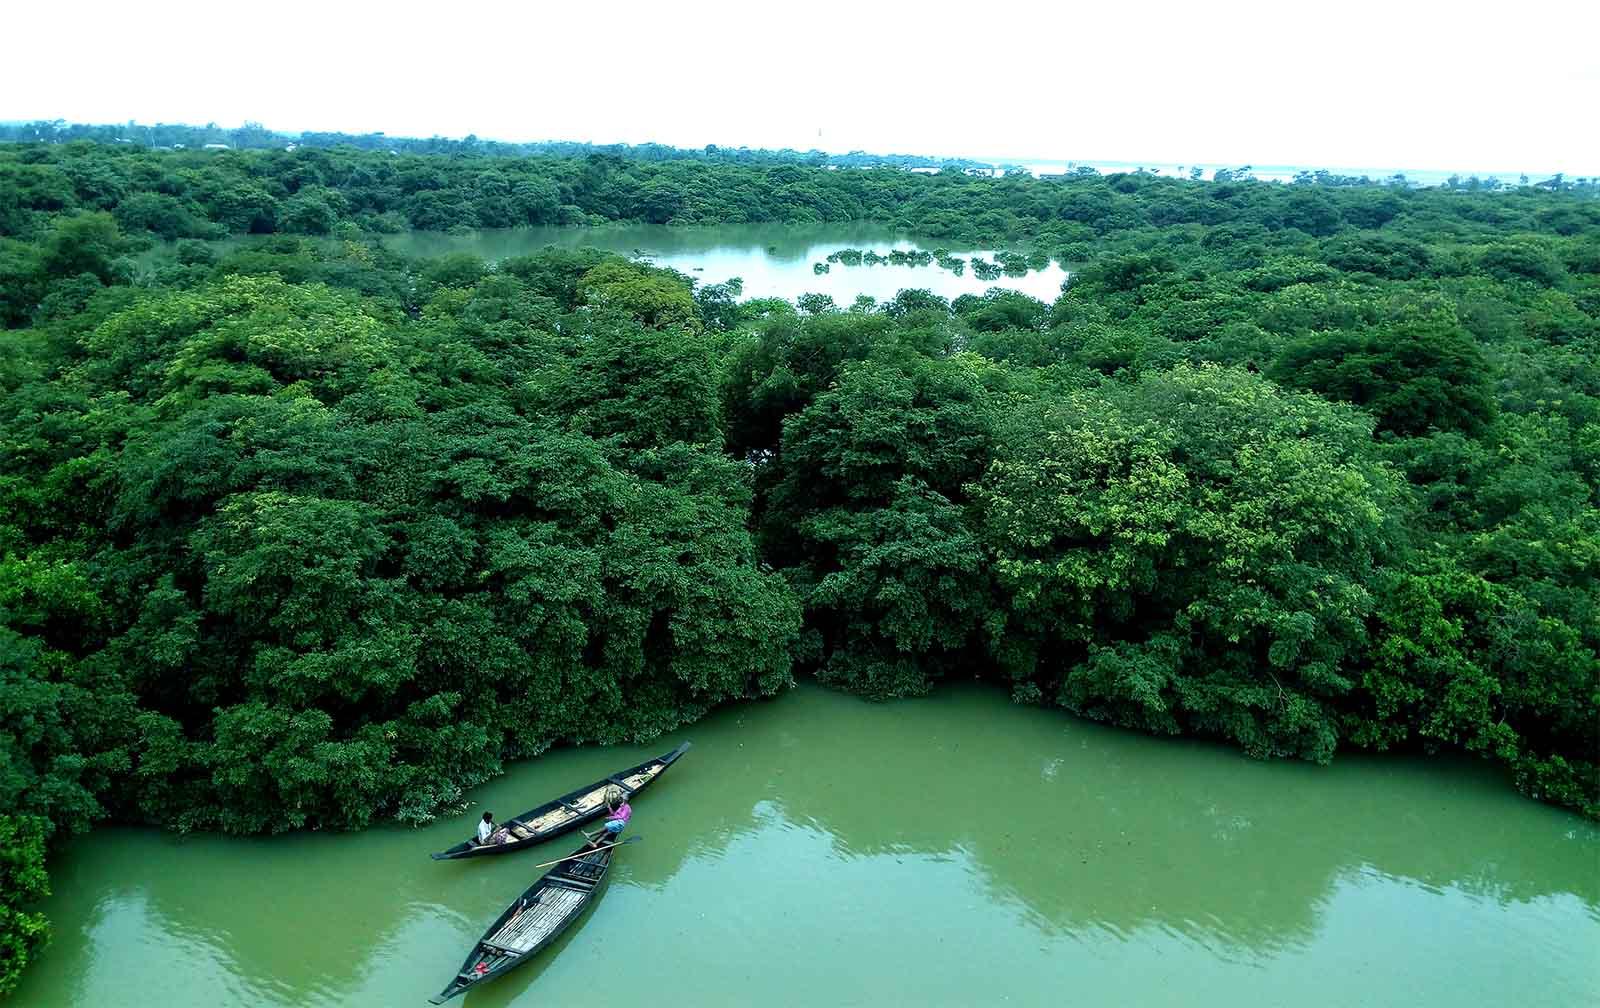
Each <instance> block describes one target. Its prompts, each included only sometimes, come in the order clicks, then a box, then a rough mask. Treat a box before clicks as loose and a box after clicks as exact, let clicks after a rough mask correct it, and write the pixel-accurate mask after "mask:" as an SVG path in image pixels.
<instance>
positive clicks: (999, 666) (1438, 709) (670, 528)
mask: <svg viewBox="0 0 1600 1008" xmlns="http://www.w3.org/2000/svg"><path fill="white" fill-rule="evenodd" d="M857 219H877V220H883V221H886V222H888V223H892V224H895V225H898V226H902V227H907V228H911V229H915V230H919V231H921V232H923V233H927V234H930V235H935V236H937V235H952V236H965V237H969V238H972V239H973V240H983V239H985V238H991V239H992V238H1000V239H1004V240H1006V241H1008V242H1013V243H1015V244H1014V246H1013V247H1017V248H1021V249H1024V250H1026V252H1025V253H1019V257H1020V258H1019V260H1018V261H1020V262H1022V263H1023V264H1024V265H1026V263H1027V253H1032V254H1034V255H1037V254H1039V253H1040V252H1043V253H1044V254H1047V255H1050V256H1053V257H1056V258H1059V259H1062V260H1065V261H1069V262H1073V263H1080V264H1082V267H1081V269H1080V270H1079V272H1077V273H1076V274H1075V275H1074V276H1073V278H1072V282H1071V284H1070V286H1068V287H1067V288H1066V289H1065V290H1064V291H1063V292H1062V293H1061V295H1060V296H1059V297H1058V298H1056V299H1055V300H1054V301H1053V302H1050V303H1046V302H1042V301H1038V300H1035V299H1032V298H1029V297H1027V296H1025V295H1022V294H1019V293H1016V292H1008V291H1004V290H999V289H995V290H990V291H989V292H988V293H986V294H984V295H981V296H974V295H968V296H964V297H960V298H957V299H956V300H955V301H953V302H950V301H945V300H943V299H941V298H938V297H936V296H934V295H932V294H931V293H929V292H927V291H919V290H907V291H903V292H901V293H900V294H899V295H898V296H897V297H895V298H894V299H892V300H889V301H886V302H883V303H876V302H873V301H872V300H871V299H861V300H858V301H857V302H856V303H855V304H853V305H851V306H848V307H845V306H838V305H835V304H833V303H832V301H831V300H830V299H828V298H827V297H825V296H821V295H815V294H807V295H803V296H800V297H797V298H795V299H794V300H793V301H792V302H791V301H784V300H776V299H746V300H742V299H741V293H742V292H741V290H740V288H739V285H738V284H737V283H721V284H711V285H702V284H697V283H696V282H695V281H694V280H693V279H691V278H688V277H685V276H682V275H680V274H677V273H673V272H671V271H668V270H662V269H657V268H654V267H651V266H648V265H645V264H642V263H638V262H633V261H629V260H626V259H622V258H618V257H615V256H608V255H604V254H601V253H597V252H588V251H585V252H564V251H554V250H552V251H546V252H544V253H541V254H539V255H534V256H528V257H522V258H515V259H509V260H505V261H502V262H499V263H493V264H491V263H486V262H483V261H481V260H478V259H475V258H473V257H471V256H465V255H452V256H445V257H442V258H438V259H432V260H408V259H404V258H400V257H398V256H396V255H394V254H392V253H389V252H387V251H385V250H384V248H383V247H382V246H381V245H380V244H378V243H377V242H375V241H371V240H367V239H365V238H363V237H362V236H361V233H360V229H361V228H363V227H367V226H370V225H373V224H380V225H388V226H393V227H412V226H427V227H453V226H458V225H461V224H463V223H466V224H471V225H473V226H477V225H483V224H494V223H562V222H567V223H577V222H587V221H602V220H603V221H613V220H653V221H660V222H715V221H721V220H727V221H735V220H737V221H744V220H767V221H816V220H857ZM251 231H255V232H258V233H264V234H265V235H266V236H267V237H265V238H263V239H261V240H259V241H257V242H253V243H243V244H237V245H235V246H231V247H228V248H227V249H226V250H222V249H219V247H217V246H216V245H214V244H212V243H208V242H206V241H203V240H198V239H203V238H209V237H213V236H217V235H221V234H237V233H243V232H251ZM284 232H288V233H284ZM301 233H304V234H323V233H329V234H332V235H335V236H337V237H338V238H340V239H342V240H333V241H329V240H317V241H311V240H307V239H304V238H301V237H298V236H297V235H298V234H301ZM0 235H3V237H0V294H3V300H0V318H3V320H4V324H5V326H7V327H8V328H6V329H5V330H4V331H0V444H3V445H4V452H3V454H0V714H3V716H0V949H3V950H4V956H3V963H4V969H3V972H0V985H10V984H12V983H14V982H15V978H16V975H17V973H18V972H19V971H20V970H21V968H22V967H23V965H24V964H25V963H26V962H27V960H28V958H29V956H30V955H31V954H32V952H33V950H34V949H36V948H37V947H38V944H39V943H40V942H41V941H42V940H43V939H44V935H45V932H46V924H45V922H44V921H43V920H42V918H41V917H40V916H39V914H38V913H37V911H36V910H35V909H33V906H32V904H33V902H34V900H35V899H36V898H37V897H38V896H39V895H40V894H41V893H42V892H43V891H44V888H45V885H46V875H45V870H44V864H45V862H44V857H45V852H46V849H47V846H48V845H49V844H50V843H52V842H55V841H57V840H59V838H61V837H65V836H68V835H71V834H73V833H77V832H80V831H82V830H84V829H87V828H88V827H90V826H91V825H92V824H94V823H96V822H100V821H104V820H107V819H111V820H116V821H122V822H147V823H157V824H162V825H166V826H169V827H173V828H178V829H216V830H225V831H230V832H240V833H252V832H264V831H276V830H286V829H298V828H307V827H324V828H355V827H361V826H364V825H366V824H368V823H371V822H374V821H377V820H380V819H398V820H400V821H405V822H421V821H425V820H427V819H428V818H429V817H430V816H432V815H434V814H435V813H436V812H438V811H439V810H440V809H445V808H449V807H451V806H452V805H453V804H455V803H457V802H458V801H459V800H460V797H461V795H462V793H463V791H464V789H466V788H468V787H470V786H472V785H474V784H476V783H479V782H481V781H483V780H485V779H487V778H489V777H491V776H492V775H494V774H496V773H498V772H499V771H500V769H501V767H502V766H503V764H504V762H505V761H507V760H511V759H518V758H524V757H528V756H533V755H536V754H538V753H540V752H542V751H544V750H545V749H546V748H547V747H549V746H551V745H554V744H557V743H566V742H572V743H578V742H615V741H622V740H644V739H648V738H652V737H654V736H656V735H658V734H660V733H661V732H664V731H667V730H669V729H671V728H673V727H675V726H678V725H680V724H683V723H685V722H688V721H691V720H693V719H695V718H697V717H699V716H700V715H702V714H703V713H705V712H706V711H708V710H710V709H711V708H713V707H714V706H716V705H718V704H721V703H725V702H728V701H730V700H733V699H736V698H744V697H760V696H767V695H771V694H773V693H775V692H777V691H780V690H782V689H783V688H785V687H786V686H787V685H788V684H789V683H790V682H791V679H792V677H793V675H795V674H796V672H799V673H802V674H807V675H814V676H816V677H817V678H819V679H821V680H822V681H824V682H827V683H830V684H833V685H835V686H837V687H839V688H843V689H848V690H852V691H855V692H857V693H860V694H863V695H866V696H870V697H892V696H904V695H911V694H917V693H921V692H924V691H926V690H928V689H930V688H931V687H932V686H933V685H934V684H935V683H937V682H938V681H940V680H942V679H948V678H956V677H960V678H971V677H976V678H979V679H982V680H985V681H988V682H991V683H995V684H997V685H999V686H1000V687H1002V688H1004V689H1006V690H1007V691H1008V692H1009V693H1010V694H1011V695H1012V696H1013V697H1015V698H1016V699H1017V700H1018V701H1019V702H1027V703H1042V704H1048V705H1053V706H1059V707H1062V708H1064V709H1066V710H1069V711H1072V712H1075V713H1077V714H1080V715H1083V716H1086V717H1091V718H1095V719H1097V720H1102V721H1105V722H1108V723H1112V724H1118V725H1123V726H1127V727H1130V728H1135V729H1138V730H1142V731H1147V732H1152V733H1157V734H1194V735H1200V736H1205V737H1210V738H1216V739H1221V740H1225V741H1227V742H1229V743H1231V744H1234V745H1237V746H1239V747H1241V748H1242V749H1243V750H1245V751H1247V752H1249V753H1252V754H1254V755H1258V756H1292V757H1299V758H1305V759H1311V760H1318V761H1325V760H1328V759H1331V758H1333V757H1334V755H1335V754H1336V752H1338V751H1340V750H1344V749H1366V750H1397V751H1428V752H1432V751H1438V750H1445V751H1464V752H1469V753H1474V754H1479V755H1481V756H1483V757H1484V758H1486V759H1490V760H1493V761H1495V762H1496V763H1498V764H1500V765H1502V766H1503V767H1504V768H1505V769H1506V772H1507V774H1508V776H1509V777H1510V778H1511V779H1512V780H1513V781H1514V782H1515V784H1516V785H1517V786H1518V787H1520V788H1521V789H1522V790H1524V791H1525V792H1527V793H1529V794H1531V795H1534V796H1536V797H1538V798H1541V799H1543V800H1547V801H1551V802H1554V803H1557V804H1560V805H1563V806H1566V807H1570V808H1573V809H1577V810H1580V811H1582V812H1584V813H1586V814H1588V815H1591V816H1595V815H1597V814H1600V782H1597V771H1596V752H1597V751H1600V718H1597V716H1596V715H1597V712H1600V660H1597V653H1600V608H1597V602H1600V590H1597V580H1596V578H1597V573H1600V490H1597V488H1600V201H1596V200H1595V199H1594V198H1593V197H1592V196H1591V195H1588V194H1586V193H1582V192H1573V191H1557V190H1554V189H1539V188H1533V187H1528V188H1519V189H1517V190H1515V191H1511V192H1500V193H1493V192H1470V191H1450V190H1412V189H1400V188H1383V187H1345V186H1337V187H1332V186H1330V187H1322V186H1317V185H1304V186H1279V185H1268V184H1262V183H1255V182H1224V183H1197V182H1189V181H1179V180H1172V179H1163V178H1158V177H1155V176H1151V175H1148V174H1147V175H1119V176H1112V177H1108V178H1098V177H1093V178H1091V177H1075V178H1070V179H1051V180H1035V179H1032V178H1026V177H1003V178H971V177H967V176H965V175H961V174H958V173H940V174H937V175H921V174H915V173H909V172H899V171H875V170H874V171H867V170H862V171H858V170H849V169H845V170H838V171H829V170H823V169H818V168H809V167H806V166H804V165H799V164H757V165H745V164H735V163H721V162H717V161H714V160H688V159H685V160H667V161H645V160H629V159H625V158H619V157H614V156H611V155H588V156H584V157H576V158H571V157H542V158H506V157H492V156H483V155H476V154H473V155H466V154H451V155H445V156H434V157H424V156H411V155H399V156H396V155H390V154H388V153H372V152H364V151H356V150H350V149H338V150H324V149H301V150H296V151H293V152H286V151H243V152H239V151H230V152H222V153H217V154H202V153H199V152H190V151H178V152H158V151H152V150H143V149H134V148H132V147H131V146H130V145H102V144H92V143H68V144H27V145H16V146H11V147H4V148H0ZM156 237H164V238H172V239H177V240H176V241H175V243H174V244H172V245H170V246H166V247H165V249H164V251H161V252H160V253H153V252H151V248H152V245H153V242H154V240H155V238H156ZM849 251H850V250H844V252H849ZM140 254H143V255H145V256H146V258H145V259H144V260H143V261H142V262H136V261H135V259H134V258H133V257H134V256H136V255H140ZM846 258H852V257H848V256H846V255H845V254H844V253H841V254H840V260H839V261H841V262H842V261H844V260H845V259H846ZM863 258H864V256H863ZM985 265H986V266H990V267H991V268H996V269H998V268H999V267H998V265H994V264H987V263H986V264H985ZM975 730H978V728H975Z"/></svg>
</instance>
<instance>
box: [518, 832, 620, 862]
mask: <svg viewBox="0 0 1600 1008" xmlns="http://www.w3.org/2000/svg"><path fill="white" fill-rule="evenodd" d="M643 839H644V837H642V836H631V837H629V838H628V839H626V840H619V841H618V842H616V843H608V844H606V845H605V846H604V847H590V848H589V849H588V850H586V851H579V852H578V853H576V854H572V855H569V856H567V857H564V858H556V859H555V860H554V861H546V862H545V863H544V864H536V865H534V867H535V868H548V867H550V866H551V865H558V864H560V863H561V862H563V861H576V860H577V859H578V858H581V857H586V856H588V855H590V854H593V853H594V852H595V851H603V850H610V849H611V848H613V847H621V846H622V845H623V844H631V843H633V842H634V841H635V840H643Z"/></svg>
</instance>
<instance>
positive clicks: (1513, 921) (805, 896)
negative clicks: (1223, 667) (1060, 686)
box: [13, 687, 1600, 1008]
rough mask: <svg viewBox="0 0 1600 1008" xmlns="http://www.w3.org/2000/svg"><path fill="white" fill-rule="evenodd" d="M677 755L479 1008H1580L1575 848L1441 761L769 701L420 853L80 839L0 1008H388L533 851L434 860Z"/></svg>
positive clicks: (1556, 818) (1490, 786) (578, 758)
mask: <svg viewBox="0 0 1600 1008" xmlns="http://www.w3.org/2000/svg"><path fill="white" fill-rule="evenodd" d="M681 739H692V740H693V741H694V744H695V748H694V749H693V751H691V752H690V753H689V754H688V755H687V756H686V757H684V759H683V760H682V762H680V763H679V764H678V765H677V766H675V767H674V768H673V769H672V770H671V771H670V772H669V773H668V774H667V775H666V776H665V777H663V778H662V779H661V781H660V782H659V783H657V784H656V785H654V787H653V788H652V789H651V790H650V791H647V792H646V793H645V794H644V795H642V796H641V797H640V798H639V800H638V802H637V804H636V805H635V816H634V823H633V827H632V830H631V832H633V833H636V834H638V835H640V836H642V837H644V840H643V841H642V842H640V843H636V844H633V845H631V846H629V847H627V848H625V849H624V850H623V851H621V852H620V854H619V856H618V858H617V860H616V862H615V867H614V869H613V875H612V880H611V882H610V883H609V885H608V888H607V890H606V891H605V894H604V896H603V898H602V899H601V900H600V901H599V904H598V905H597V906H596V907H595V908H594V909H593V910H592V912H590V913H589V914H588V915H587V916H586V917H585V918H583V919H582V920H581V921H580V922H579V924H578V925H577V926H576V927H574V928H573V929H572V930H571V931H570V932H569V933H568V934H567V935H566V936H565V937H564V938H563V939H562V940H561V941H560V942H559V943H558V944H557V945H556V946H555V947H554V948H553V949H551V950H548V951H547V952H545V953H544V954H542V955H541V956H540V957H539V959H538V960H536V961H535V962H533V963H532V964H530V965H528V966H525V967H523V968H522V969H520V970H518V971H517V972H515V973H512V974H510V975H509V976H507V977H505V978H503V979H500V980H498V981H495V982H493V983H491V984H488V985H486V986H485V987H484V988H483V989H481V990H478V991H474V992H472V993H470V994H469V995H467V997H466V1004H468V1005H471V1006H479V1008H488V1006H495V1005H511V1004H518V1005H600V1004H607V1005H614V1004H631V1005H652V1006H674V1005H695V1006H701V1005H747V1004H759V1005H872V1006H875V1008H881V1006H885V1005H989V1004H1005V1005H1040V1006H1045V1005H1050V1006H1056V1005H1065V1004H1079V1005H1121V1004H1126V1005H1227V1006H1229V1008H1234V1006H1239V1005H1285V1006H1295V1008H1306V1006H1341V1008H1342V1006H1351V1005H1395V1006H1402V1005H1403V1006H1435V1005H1437V1006H1451V1008H1461V1006H1466V1005H1516V1006H1518V1008H1532V1006H1539V1005H1551V1006H1562V1008H1570V1006H1576V1005H1585V1004H1594V1003H1595V1002H1596V998H1597V996H1600V829H1597V828H1596V827H1595V826H1593V825H1592V824H1589V823H1586V822H1585V821H1583V820H1581V819H1579V818H1578V817H1576V816H1573V815H1571V814H1568V813H1565V812H1561V811H1558V810H1556V809H1552V808H1548V807H1545V806H1541V805H1538V804H1535V803H1534V802H1531V801H1529V800H1527V799H1525V798H1522V797H1520V796H1518V795H1517V794H1516V793H1515V792H1513V791H1512V790H1511V789H1510V788H1509V787H1508V786H1507V785H1506V783H1505V782H1504V781H1503V780H1502V779H1501V778H1500V777H1499V776H1497V775H1496V774H1494V773H1491V772H1488V771H1485V770H1483V769H1482V768H1480V767H1478V766H1476V765H1472V764H1467V763H1464V762H1455V761H1423V760H1415V759H1409V758H1382V759H1380V758H1362V757H1345V758H1341V759H1340V760H1339V761H1338V762H1337V763H1336V764H1335V765H1334V766H1332V767H1314V766H1307V765H1304V764H1295V763H1257V762H1251V761H1249V760H1247V759H1244V758H1243V757H1241V756H1239V755H1237V754H1235V753H1234V752H1232V751H1229V750H1226V749H1222V748H1218V747H1213V746H1210V745H1206V744H1201V743H1194V742H1183V741H1172V740H1158V739H1151V738H1146V737H1142V736H1138V735H1134V734H1130V733H1125V732H1120V731H1115V730H1112V729H1107V728H1103V727H1100V726H1097V725H1091V724H1086V723H1084V722H1081V721H1077V720H1074V719H1072V718H1070V717H1068V716H1066V715H1064V714H1061V713H1058V712H1052V711H1048V710H1041V709H1033V708H1023V707H1015V706H1012V705H1011V704H1010V703H1008V702H1007V701H1006V700H1005V699H1004V697H1002V696H1001V695H999V694H997V693H994V692H991V691H987V690H982V689H978V688H975V687H962V688H951V689H947V690H944V691H941V692H940V693H939V694H937V695H935V696H934V697H931V698H928V699H924V700H912V701H905V702H900V703H893V704H885V705H870V704H867V703H864V702H861V701H859V700H856V699H853V698H850V697H846V696H842V695H838V694H834V693H830V692H827V691H823V690H820V689H817V688H811V687H803V688H800V689H797V690H795V691H793V692H791V693H789V694H787V695H786V696H784V697H782V698H780V699H778V700H776V701H773V702H770V703H763V704H751V705H745V706H740V707H736V708H731V709H729V710H725V711H723V712H721V713H719V714H717V715H714V716H713V717H711V718H709V719H708V720H706V721H704V722H702V723H700V724H697V725H693V726H691V727H690V728H688V729H685V730H684V731H681V732H678V733H675V734H674V735H673V736H672V737H670V738H667V739H662V740H661V741H660V742H658V743H655V744H652V745H651V746H648V747H619V748H611V749H584V750H563V751H559V752H555V753H552V754H549V755H547V756H545V757H543V758H541V759H539V760H536V761H533V762H532V763H529V764H527V765H523V766H518V767H516V768H514V769H513V770H512V771H511V772H510V773H508V774H506V775H505V776H504V777H502V778H499V779H497V780H496V781H494V782H493V783H491V784H489V785H486V786H484V787H482V788H479V789H478V790H477V791H476V792H474V793H473V795H472V797H473V798H474V799H475V800H476V801H478V802H479V803H480V804H478V805H476V806H475V807H474V808H473V809H471V810H469V811H467V812H464V813H463V814H462V815H460V816H458V817H456V818H454V819H452V820H450V821H447V822H442V823H438V824H436V825H434V826H432V827H429V828H427V829H423V830H408V829H400V828H383V829H374V830H369V831H367V832H364V833H358V834H348V835H304V836H291V837H280V838H276V839H261V840H229V839H220V838H213V837H191V838H188V839H179V838H176V837H172V836H168V835H164V834H160V833H156V832H153V831H144V830H126V829H124V830H111V829H107V830H100V831H97V832H95V833H94V834H93V835H92V836H91V837H89V838H87V839H85V840H83V841H81V842H79V843H77V844H76V845H74V846H73V847H71V848H70V849H69V850H67V851H66V852H65V853H64V855H63V856H62V857H60V858H59V859H58V860H57V861H56V862H55V870H54V882H55V890H56V891H55V895H54V896H53V897H52V898H51V899H50V900H49V901H48V903H47V906H46V908H45V909H46V910H47V912H48V913H49V915H50V917H51V918H52V920H53V921H54V924H55V928H56V937H55V940H54V942H53V944H52V945H51V946H50V947H49V949H48V950H47V951H46V952H45V954H44V955H43V957H42V958H41V959H40V961H39V962H38V964H37V965H36V966H35V967H34V968H33V969H31V970H30V972H29V973H28V975H27V977H26V980H25V982H24V984H23V986H22V988H21V989H20V990H19V991H18V993H17V995H16V997H15V999H14V1001H13V1003H15V1004H18V1005H27V1006H29V1008H49V1006H57V1005H82V1006H93V1008H108V1006H116V1005H157V1004H159V1005H164V1006H174V1008H177V1006H188V1005H205V1006H226V1005H285V1006H288V1005H416V1004H425V1003H426V999H427V998H428V997H429V996H431V995H432V994H434V993H435V992H436V991H438V990H439V988H441V987H442V986H444V984H445V982H446V981H447V980H448V979H449V977H450V976H451V974H452V972H453V971H454V969H455V968H456V966H457V965H458V964H459V962H460V960H461V957H462V956H463V955H464V954H465V952H466V950H467V949H468V948H469V947H470V946H471V944H472V942H473V941H475V940H476V938H477V937H478V935H479V933H480V932H481V931H482V929H483V927H484V926H485V925H486V924H487V923H488V922H489V921H490V920H492V919H493V918H494V917H495V915H496V914H497V913H498V912H499V911H500V910H501V909H502V908H503V907H504V906H505V904H506V903H507V902H509V901H510V900H511V899H512V898H513V897H515V896H516V895H517V894H518V893H519V892H520V891H521V890H522V888H523V887H524V886H525V885H526V884H527V883H528V882H529V881H530V880H531V878H532V876H533V875H534V874H536V873H535V872H534V871H532V870H531V866H532V865H533V864H534V863H536V862H537V861H542V860H546V859H547V858H549V857H558V856H561V855H563V854H566V853H568V848H569V847H570V846H572V844H571V843H569V841H568V840H566V839H561V840H556V841H553V842H551V843H549V844H546V845H544V846H543V847H540V848H535V849H534V850H533V851H530V852H525V853H521V854H515V855H510V856H507V857H504V858H490V859H479V860H475V861H465V862H450V863H436V862H433V861H430V860H429V859H428V857H427V854H428V852H429V851H432V850H439V849H442V848H443V847H445V846H447V845H449V844H450V843H453V842H454V841H456V840H457V839H459V838H460V837H461V836H464V835H465V834H466V832H467V831H468V829H469V828H470V826H471V824H472V822H473V820H475V819H476V818H477V816H478V815H479V814H481V812H482V811H483V810H484V809H485V808H487V809H489V810H491V811H494V812H495V813H496V814H497V815H501V816H504V815H507V814H512V813H515V812H518V811H520V810H522V809H523V808H526V807H528V806H531V805H533V804H536V803H537V802H539V801H542V800H544V799H545V798H548V797H550V796H552V795H554V794H557V793H559V792H561V791H564V790H566V789H568V788H570V787H573V786H576V785H578V784H580V783H586V782H588V781H589V780H592V779H594V778H596V777H598V776H601V775H603V774H605V773H608V772H611V771H614V770H617V769H620V768H622V767H623V766H626V765H629V764H631V763H633V762H635V761H636V760H638V759H641V758H643V757H644V756H645V755H648V754H651V753H654V752H660V751H665V750H666V749H667V748H669V747H670V746H671V745H673V744H676V742H678V741H679V740H681Z"/></svg>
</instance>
